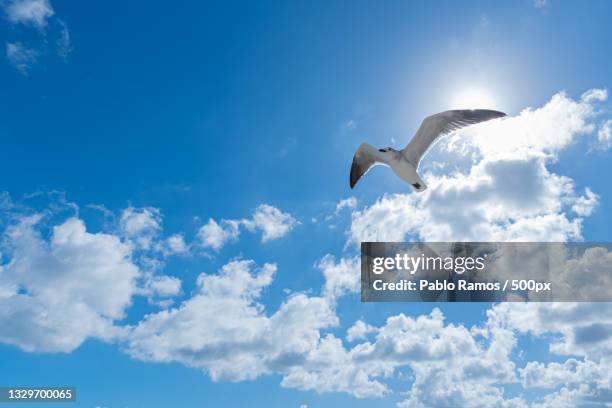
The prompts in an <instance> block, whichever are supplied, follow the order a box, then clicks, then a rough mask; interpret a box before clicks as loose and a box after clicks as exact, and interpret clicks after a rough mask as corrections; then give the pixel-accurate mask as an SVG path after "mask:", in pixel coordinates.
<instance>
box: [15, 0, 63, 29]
mask: <svg viewBox="0 0 612 408" xmlns="http://www.w3.org/2000/svg"><path fill="white" fill-rule="evenodd" d="M5 12H6V15H7V18H8V19H9V21H10V22H12V23H14V24H26V25H32V26H34V27H36V28H38V29H41V30H42V29H44V28H45V26H46V25H47V19H48V18H50V17H52V16H53V15H54V14H55V12H54V10H53V7H51V3H49V1H48V0H12V1H9V2H8V3H7V4H6V5H5Z"/></svg>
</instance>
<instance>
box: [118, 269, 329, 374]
mask: <svg viewBox="0 0 612 408" xmlns="http://www.w3.org/2000/svg"><path fill="white" fill-rule="evenodd" d="M254 266H255V265H254V263H253V262H252V261H246V260H237V261H232V262H230V263H228V264H226V265H225V266H223V268H221V270H220V271H219V273H218V274H215V275H212V274H211V275H208V274H201V275H200V276H199V277H198V281H197V292H196V293H195V295H194V296H193V297H191V298H190V299H188V300H186V301H185V302H183V303H182V304H181V305H180V306H179V307H176V308H173V309H170V310H164V311H161V312H159V313H155V314H151V315H148V316H146V317H145V319H144V320H143V321H141V322H140V323H139V324H138V325H137V326H136V327H135V328H134V329H133V331H132V333H131V335H130V336H129V343H128V346H127V347H128V348H127V350H128V352H129V353H130V354H131V355H132V356H134V357H135V358H139V359H141V360H145V361H158V362H180V363H183V364H185V365H188V366H190V367H197V368H200V369H203V370H205V371H206V372H208V373H209V375H210V376H211V378H212V379H213V380H219V379H226V380H232V381H239V380H244V379H252V378H256V377H258V376H259V375H262V374H267V373H271V372H280V373H284V372H286V371H287V369H288V367H292V366H294V365H296V364H301V362H302V361H304V359H306V358H307V357H308V354H309V352H311V351H312V350H313V349H315V348H316V347H317V345H318V344H319V341H320V334H319V330H320V329H322V328H326V327H329V326H332V325H335V324H337V317H336V316H335V314H334V313H333V311H332V309H331V307H330V305H329V303H328V302H326V301H325V300H324V299H323V298H318V297H307V296H305V295H303V294H297V295H294V296H292V297H290V298H288V299H287V300H286V301H285V302H284V303H283V304H282V305H281V306H280V307H279V309H278V310H277V311H276V312H275V313H274V314H272V315H270V316H267V315H266V314H265V309H264V306H263V305H262V304H261V303H259V298H260V296H261V292H262V291H263V290H264V289H265V288H266V287H267V286H269V285H270V284H271V282H272V278H273V276H274V274H275V272H276V266H275V265H273V264H265V265H264V266H263V267H262V268H260V269H254Z"/></svg>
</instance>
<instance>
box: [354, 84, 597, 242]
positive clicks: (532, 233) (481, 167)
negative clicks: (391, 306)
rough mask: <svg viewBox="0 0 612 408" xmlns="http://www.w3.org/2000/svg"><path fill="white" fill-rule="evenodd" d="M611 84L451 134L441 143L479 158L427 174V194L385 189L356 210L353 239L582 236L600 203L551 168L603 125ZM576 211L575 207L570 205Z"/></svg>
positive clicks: (561, 95)
mask: <svg viewBox="0 0 612 408" xmlns="http://www.w3.org/2000/svg"><path fill="white" fill-rule="evenodd" d="M606 97H607V92H606V91H605V90H599V89H594V90H590V91H588V92H586V93H585V94H583V95H582V96H581V98H579V99H578V100H574V99H571V98H570V97H568V96H567V95H566V94H565V93H559V94H556V95H554V96H553V97H552V98H551V100H550V101H549V102H548V103H546V104H545V105H544V106H543V107H541V108H537V109H525V110H524V111H522V112H521V113H520V114H519V115H518V116H516V117H510V118H507V119H504V120H501V121H496V122H490V123H484V124H482V125H479V126H476V127H474V128H473V129H472V128H467V129H466V130H465V131H463V132H460V133H458V134H455V135H452V136H451V137H449V138H447V139H444V140H443V142H442V143H441V148H442V149H444V150H446V151H447V153H449V154H450V155H451V157H452V155H453V154H455V155H457V154H459V155H468V156H469V157H472V160H473V162H472V164H471V165H470V166H469V167H468V168H467V169H465V170H459V171H456V172H455V173H452V174H440V175H435V174H433V173H431V172H429V173H427V175H426V179H427V183H428V184H429V185H430V186H431V188H430V189H428V190H427V191H425V192H424V193H421V194H417V193H411V194H395V195H385V196H383V197H382V198H380V199H379V200H377V201H376V202H375V203H374V204H373V205H371V206H370V207H366V208H364V209H362V210H360V211H355V212H354V213H353V216H352V223H351V228H350V233H349V238H350V240H351V241H352V242H355V243H359V242H360V241H403V240H405V239H406V238H407V237H411V238H415V239H422V240H428V241H454V240H468V241H470V240H471V241H543V240H548V241H566V240H571V239H573V240H576V239H581V237H582V235H581V229H582V217H584V216H588V215H589V214H590V213H591V211H592V210H593V208H594V207H595V206H596V204H597V202H598V196H597V194H595V193H593V192H592V191H591V190H590V189H586V190H585V193H584V194H583V195H579V194H576V192H575V191H574V182H573V180H572V179H570V178H568V177H566V176H563V175H558V174H555V173H553V172H551V171H550V169H549V168H548V165H549V164H550V163H551V162H553V161H555V160H557V158H558V154H559V152H560V151H561V150H563V149H565V148H567V147H568V146H569V145H570V144H572V143H573V142H574V141H575V140H577V138H578V137H580V136H582V135H592V134H593V133H594V131H595V129H596V126H595V122H594V120H595V117H596V115H597V110H596V105H595V104H596V103H598V102H601V101H603V100H605V99H606ZM570 210H571V211H570Z"/></svg>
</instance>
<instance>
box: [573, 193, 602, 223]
mask: <svg viewBox="0 0 612 408" xmlns="http://www.w3.org/2000/svg"><path fill="white" fill-rule="evenodd" d="M597 204H599V195H597V194H595V193H594V192H592V191H591V189H590V188H588V187H587V188H586V189H585V191H584V195H583V196H580V197H578V198H577V199H576V200H575V201H574V205H572V211H574V212H575V213H576V214H578V215H580V216H583V217H588V216H589V215H591V213H592V212H593V209H594V208H595V207H597Z"/></svg>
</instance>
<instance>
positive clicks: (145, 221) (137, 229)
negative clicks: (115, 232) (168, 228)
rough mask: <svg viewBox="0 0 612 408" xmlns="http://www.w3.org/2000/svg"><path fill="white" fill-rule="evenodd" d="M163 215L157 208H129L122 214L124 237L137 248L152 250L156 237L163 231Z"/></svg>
mask: <svg viewBox="0 0 612 408" xmlns="http://www.w3.org/2000/svg"><path fill="white" fill-rule="evenodd" d="M161 223H162V220H161V213H160V212H159V210H158V209H157V208H153V207H146V208H135V207H131V206H130V207H128V208H126V209H125V210H123V212H122V213H121V218H120V219H119V228H120V230H121V233H122V235H123V236H124V237H126V238H127V239H128V240H131V241H132V242H133V243H134V244H135V245H136V247H138V248H142V249H151V246H152V245H153V242H154V240H155V237H156V236H157V235H158V234H159V232H160V231H161Z"/></svg>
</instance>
